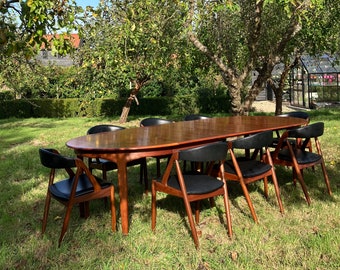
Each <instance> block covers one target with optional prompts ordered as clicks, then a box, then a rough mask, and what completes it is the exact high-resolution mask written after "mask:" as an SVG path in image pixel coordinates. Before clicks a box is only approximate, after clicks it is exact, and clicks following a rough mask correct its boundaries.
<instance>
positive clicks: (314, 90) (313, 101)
mask: <svg viewBox="0 0 340 270" xmlns="http://www.w3.org/2000/svg"><path fill="white" fill-rule="evenodd" d="M290 90H291V92H290V101H291V104H292V105H295V106H300V107H306V108H311V109H312V108H317V107H328V106H333V105H339V104H340V65H339V63H338V62H337V61H336V58H335V57H331V56H329V55H327V54H325V55H322V56H319V57H313V56H309V55H303V56H302V57H301V58H300V63H299V65H298V66H297V67H295V68H294V69H293V70H292V72H291V77H290Z"/></svg>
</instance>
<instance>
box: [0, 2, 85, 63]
mask: <svg viewBox="0 0 340 270" xmlns="http://www.w3.org/2000/svg"><path fill="white" fill-rule="evenodd" d="M79 11H81V8H79V7H77V6H76V4H75V1H74V0H71V1H66V0H58V1H55V0H34V1H33V0H27V1H21V0H1V1H0V49H1V51H2V53H3V55H11V54H12V53H18V52H24V55H25V57H26V58H31V57H32V56H33V55H34V53H35V51H36V49H39V48H40V46H41V44H45V47H46V48H48V47H50V45H51V44H53V49H54V50H55V51H56V52H57V53H59V54H66V53H67V52H69V51H70V50H71V48H72V46H71V42H70V40H69V38H68V34H69V32H70V31H71V30H73V29H75V25H76V16H75V14H77V12H79ZM57 32H58V36H56V35H55V34H56V33H57ZM46 34H52V35H54V36H53V38H52V40H47V39H46Z"/></svg>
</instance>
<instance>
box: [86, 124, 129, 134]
mask: <svg viewBox="0 0 340 270" xmlns="http://www.w3.org/2000/svg"><path fill="white" fill-rule="evenodd" d="M122 129H125V127H121V126H116V125H96V126H93V127H91V128H90V129H89V130H88V131H87V134H95V133H101V132H109V131H117V130H122Z"/></svg>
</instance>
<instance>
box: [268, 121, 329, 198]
mask: <svg viewBox="0 0 340 270" xmlns="http://www.w3.org/2000/svg"><path fill="white" fill-rule="evenodd" d="M323 133H324V123H323V122H316V123H313V124H309V125H308V126H304V127H300V128H296V129H291V130H287V131H286V132H284V133H283V134H282V136H281V137H280V140H279V143H278V145H277V147H276V149H275V151H273V152H272V154H271V155H272V159H273V163H274V164H278V165H283V166H288V167H292V168H293V181H294V183H296V180H297V181H299V183H300V185H301V187H302V190H303V192H304V194H305V197H306V201H307V203H308V204H310V203H311V200H310V197H309V194H308V191H307V187H306V184H305V181H304V176H303V170H304V169H306V168H309V167H312V168H314V166H315V165H318V164H320V165H321V168H322V172H323V177H324V181H325V183H326V187H327V191H328V194H329V195H332V192H331V187H330V183H329V179H328V174H327V171H326V166H325V162H324V158H323V154H322V150H321V144H320V141H319V137H320V136H322V135H323ZM289 139H293V140H297V139H300V140H301V143H298V144H291V143H286V141H287V140H289ZM311 143H313V146H315V149H316V150H317V151H316V153H314V152H310V151H309V149H308V145H309V144H311Z"/></svg>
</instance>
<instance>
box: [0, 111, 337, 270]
mask: <svg viewBox="0 0 340 270" xmlns="http://www.w3.org/2000/svg"><path fill="white" fill-rule="evenodd" d="M311 114H312V117H311V118H312V122H315V121H324V122H325V127H326V128H325V134H324V135H323V136H322V137H321V144H322V146H323V150H324V157H325V160H326V166H327V169H328V174H329V178H330V181H331V187H332V191H333V196H332V197H330V196H329V195H328V194H327V193H326V189H325V185H324V182H323V178H322V172H321V169H320V168H319V167H317V168H316V170H315V172H313V171H312V170H308V171H306V172H305V179H306V183H307V186H308V191H309V193H310V196H311V199H312V205H311V206H308V205H307V203H306V202H305V199H304V196H303V193H302V191H301V188H300V186H299V185H297V186H294V185H293V183H292V182H291V170H290V169H286V168H277V174H278V179H279V181H280V188H281V193H282V194H281V195H282V199H283V204H284V208H285V214H284V215H283V216H282V215H281V214H280V213H279V208H278V205H277V203H276V197H275V193H274V190H273V187H272V186H270V191H269V192H270V198H269V200H268V201H267V200H265V198H264V197H263V192H262V183H258V184H254V185H251V186H250V187H249V189H250V192H251V195H250V196H251V199H252V201H253V203H254V206H255V210H256V213H257V215H258V218H259V224H254V222H253V220H252V218H251V215H250V212H249V209H248V206H247V204H246V202H245V199H244V197H243V195H242V192H241V189H240V188H239V187H238V186H237V185H236V184H229V186H228V188H229V191H230V203H231V213H232V222H233V230H234V237H233V238H232V239H229V238H228V237H227V232H226V228H225V226H224V225H223V224H221V222H220V217H224V213H223V209H224V208H223V202H222V199H221V198H218V199H217V201H216V203H217V208H209V204H208V203H207V204H205V205H203V208H204V209H203V210H202V212H201V223H200V224H199V229H200V231H201V232H202V236H201V238H200V244H201V247H200V249H199V250H196V249H195V247H194V244H193V241H192V238H191V235H190V230H189V227H188V224H187V219H186V215H185V210H184V207H183V204H182V202H181V201H180V200H178V199H177V198H172V197H167V196H159V202H158V204H157V205H158V211H157V227H156V232H155V233H153V232H152V231H151V224H150V223H151V221H150V215H151V209H150V206H151V198H150V195H148V196H146V195H143V186H142V185H140V184H139V168H138V167H135V168H129V169H128V177H129V205H130V209H129V213H130V232H129V234H128V235H127V236H123V235H122V234H121V231H120V219H119V216H120V215H119V207H117V211H118V213H117V216H118V232H116V233H113V232H112V231H111V230H110V211H109V209H107V208H105V206H104V204H103V202H102V201H96V202H93V203H92V204H91V216H90V218H88V219H87V220H84V219H81V218H79V215H78V209H74V211H73V213H72V218H71V221H70V226H69V230H68V232H67V234H66V237H65V239H64V241H63V243H62V246H61V248H58V247H57V243H58V238H59V234H60V230H61V224H62V220H63V213H64V211H63V207H62V206H61V205H60V204H59V203H57V202H55V201H52V205H51V210H50V216H49V221H48V225H47V230H46V233H45V235H43V236H42V235H41V219H42V215H43V206H44V199H45V194H46V188H47V181H48V170H47V169H46V168H44V167H42V165H41V164H40V161H39V156H38V149H39V147H54V148H57V149H58V150H60V151H61V152H62V153H63V154H66V155H73V152H72V150H71V149H68V148H67V147H66V146H65V142H66V141H67V140H69V139H71V138H73V137H77V136H81V135H85V133H86V131H87V129H88V128H89V127H91V126H93V125H95V124H99V123H114V124H118V118H116V119H114V120H112V119H86V118H73V119H6V120H0V127H1V129H0V142H1V144H0V145H1V148H0V160H1V163H0V181H1V188H0V198H1V199H0V232H1V234H0V241H1V248H0V267H1V269H339V268H340V205H339V187H340V157H339V153H340V151H339V148H340V136H339V133H340V121H339V118H340V111H330V110H329V111H316V112H312V113H311ZM169 117H170V116H169ZM174 118H176V117H172V119H174ZM139 120H141V119H139V118H136V119H133V120H131V121H130V122H128V123H127V124H126V126H127V127H131V126H138V123H139ZM174 120H176V119H174ZM177 120H178V119H177ZM148 166H149V178H151V176H152V175H153V174H154V172H155V164H154V160H153V159H151V158H150V159H149V164H148ZM109 177H110V179H112V181H113V182H114V183H115V184H116V180H117V177H116V172H110V173H109ZM116 196H117V195H116ZM117 199H118V196H117ZM117 206H118V203H117ZM224 221H225V220H224Z"/></svg>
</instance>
